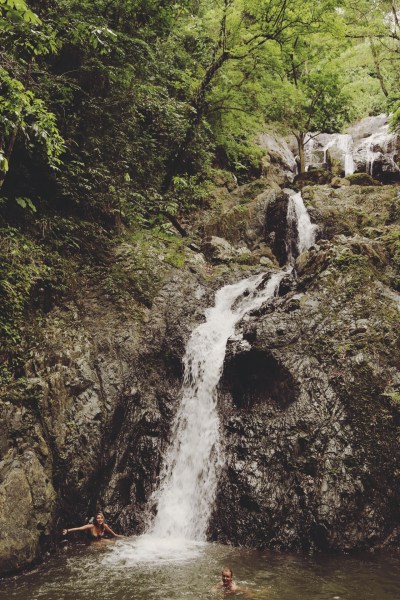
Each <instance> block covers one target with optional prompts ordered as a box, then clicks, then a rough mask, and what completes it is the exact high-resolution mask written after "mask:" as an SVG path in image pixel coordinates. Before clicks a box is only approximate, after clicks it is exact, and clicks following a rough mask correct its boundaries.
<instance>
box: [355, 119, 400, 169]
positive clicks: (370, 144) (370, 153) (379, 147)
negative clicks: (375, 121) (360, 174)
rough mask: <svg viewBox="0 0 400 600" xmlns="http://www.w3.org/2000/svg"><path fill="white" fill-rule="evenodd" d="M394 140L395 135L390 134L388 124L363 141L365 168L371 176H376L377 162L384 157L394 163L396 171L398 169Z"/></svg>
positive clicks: (361, 145)
mask: <svg viewBox="0 0 400 600" xmlns="http://www.w3.org/2000/svg"><path fill="white" fill-rule="evenodd" d="M394 138H395V135H394V134H391V133H390V132H389V125H388V124H387V123H386V124H384V125H382V126H381V127H380V128H379V129H378V131H376V132H375V133H373V134H372V135H370V136H369V137H367V138H365V140H362V142H361V144H360V147H359V148H360V150H361V152H364V153H365V168H366V171H367V173H369V174H370V175H371V176H373V175H374V163H375V161H376V160H377V159H378V158H380V157H382V156H383V155H384V156H385V157H386V160H387V161H389V162H391V163H393V166H394V168H395V169H396V168H398V167H397V165H396V163H395V161H394V156H395V153H396V150H395V147H394V148H391V146H392V145H393V146H394V144H393V140H394Z"/></svg>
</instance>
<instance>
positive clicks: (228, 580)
mask: <svg viewBox="0 0 400 600" xmlns="http://www.w3.org/2000/svg"><path fill="white" fill-rule="evenodd" d="M231 584H232V573H231V571H229V570H226V571H222V585H223V586H224V587H226V588H229V587H230V586H231Z"/></svg>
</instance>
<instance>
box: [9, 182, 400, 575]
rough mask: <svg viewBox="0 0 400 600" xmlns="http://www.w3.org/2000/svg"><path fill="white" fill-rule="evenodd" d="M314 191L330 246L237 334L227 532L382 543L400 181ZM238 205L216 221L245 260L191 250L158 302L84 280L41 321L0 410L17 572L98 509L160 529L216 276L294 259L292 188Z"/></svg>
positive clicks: (223, 493)
mask: <svg viewBox="0 0 400 600" xmlns="http://www.w3.org/2000/svg"><path fill="white" fill-rule="evenodd" d="M263 185H264V186H265V189H266V191H263V187H262V186H263ZM303 196H304V198H305V199H306V203H307V204H308V208H309V211H310V214H311V216H312V220H313V221H314V222H317V223H318V224H319V226H320V231H319V241H318V243H317V244H316V245H315V246H314V247H312V248H311V249H310V250H309V251H308V252H305V253H303V254H301V255H300V256H299V257H298V258H297V261H296V265H295V269H294V271H293V273H292V274H291V275H288V276H287V277H286V279H285V280H284V282H283V284H282V285H281V292H280V296H279V298H277V299H276V300H274V301H272V302H269V303H268V304H267V305H266V306H264V307H263V308H261V309H260V310H259V311H257V312H256V313H254V314H251V315H248V316H247V317H246V318H245V319H244V320H243V322H242V323H241V324H240V327H239V328H238V331H240V332H241V333H242V337H243V339H242V341H237V340H236V341H232V342H230V343H229V345H228V351H227V356H226V360H225V366H224V373H223V377H222V379H221V383H220V410H221V416H222V417H223V418H222V419H221V422H222V423H223V428H224V438H225V443H226V468H225V469H224V471H223V473H222V476H221V482H220V487H219V492H218V498H217V502H216V507H215V511H214V515H213V518H212V522H211V523H210V537H211V538H212V539H217V540H220V541H224V542H229V543H234V544H247V545H251V546H257V547H270V548H279V549H283V550H285V549H286V550H293V549H309V548H318V549H323V550H346V551H349V550H355V549H360V548H373V547H379V546H381V545H385V543H386V541H387V540H389V539H391V540H394V542H395V540H396V535H395V534H396V527H398V524H399V509H398V506H399V495H400V486H399V474H400V464H399V453H398V431H399V430H398V427H399V407H400V364H399V361H400V359H399V341H400V340H399V331H400V330H399V317H400V312H399V307H400V297H399V294H398V291H399V289H400V285H399V281H400V278H399V255H398V239H399V232H398V222H399V216H400V212H399V200H398V188H397V187H395V186H382V187H379V188H376V187H371V188H365V187H363V188H361V187H359V186H351V188H349V187H347V188H340V189H333V188H332V187H330V186H329V185H326V186H315V187H308V188H307V187H306V188H305V189H304V190H303ZM229 201H230V205H229V207H228V210H227V212H225V213H223V214H219V215H217V216H215V219H214V222H213V221H212V219H209V221H208V222H207V223H206V224H204V223H203V224H202V225H201V227H200V229H202V231H203V234H204V235H206V236H209V235H211V236H212V235H222V234H224V237H226V239H227V240H229V242H230V243H231V244H232V245H233V246H232V248H234V251H232V252H231V253H230V254H229V260H228V259H225V258H224V260H223V261H222V260H221V262H222V263H229V264H219V263H218V260H219V259H218V257H215V256H214V258H213V264H211V263H208V262H207V261H206V260H205V259H204V257H203V256H202V254H201V253H199V252H192V251H189V250H188V251H187V253H186V263H185V266H183V267H182V268H180V269H178V268H170V267H168V268H166V267H165V273H163V284H162V285H160V288H159V291H158V292H157V294H156V295H155V298H154V299H153V301H152V304H151V306H149V307H145V306H143V305H139V304H138V303H137V302H135V301H133V300H132V301H131V302H128V303H127V304H126V305H125V304H122V305H121V303H115V302H112V301H111V300H110V298H107V296H106V295H104V288H102V287H101V285H97V284H94V283H93V282H85V284H84V285H83V284H82V286H81V289H80V290H79V292H78V293H77V297H76V299H75V300H74V301H71V302H69V303H66V304H64V305H62V306H59V307H57V308H56V309H54V310H52V311H51V312H50V313H49V315H48V317H47V319H46V321H45V322H43V323H42V324H41V327H40V328H39V329H38V331H37V345H36V348H35V349H34V352H33V353H32V357H31V359H30V361H29V363H28V364H27V365H26V379H25V382H24V383H23V384H22V383H21V389H20V390H19V391H18V390H17V391H16V390H14V391H10V395H9V398H8V399H7V401H5V402H3V403H2V404H1V406H0V410H1V420H0V445H1V451H2V455H1V456H2V460H1V462H0V532H1V535H0V571H2V572H8V571H13V570H16V569H18V568H22V567H24V566H26V565H27V564H30V563H32V562H33V561H34V560H36V559H37V558H38V557H39V556H40V554H41V553H42V552H43V550H44V549H45V548H46V547H48V546H49V544H50V542H51V540H53V541H57V540H58V539H59V535H60V530H61V528H62V527H63V526H67V527H68V526H72V525H75V524H77V521H78V522H80V521H81V520H83V519H85V518H87V517H88V516H90V515H91V514H92V513H93V511H94V510H95V509H96V508H97V507H101V508H102V509H103V510H105V512H106V515H107V518H108V519H109V521H110V523H111V524H112V526H113V527H114V528H115V529H117V530H120V531H124V532H126V533H140V532H141V531H143V529H144V528H145V525H146V522H147V520H148V519H149V516H150V514H151V508H152V507H151V506H149V500H150V496H151V493H152V491H153V490H154V489H155V486H156V484H157V475H158V471H159V468H160V460H161V456H162V453H163V451H164V450H165V447H166V445H167V443H168V436H169V429H170V423H171V419H172V417H173V415H174V413H175V410H176V408H177V401H178V395H179V388H180V381H181V375H182V362H181V360H182V356H183V353H184V348H185V344H186V341H187V339H188V337H189V335H190V332H191V331H192V329H193V327H194V326H195V325H196V324H198V323H200V322H201V321H202V319H203V314H204V309H205V308H206V307H207V306H210V305H211V304H212V302H213V296H214V292H215V289H216V288H217V287H219V286H221V285H223V284H224V283H227V282H230V281H234V280H238V279H240V278H241V277H243V276H246V275H248V274H249V273H250V272H251V271H252V272H254V271H256V272H259V271H260V270H263V269H267V270H271V269H273V268H275V269H277V268H279V267H278V263H280V264H283V263H284V261H285V248H284V245H282V242H281V241H279V240H281V239H282V236H284V234H285V222H284V215H285V211H286V208H285V207H286V206H287V194H285V193H283V194H282V193H281V192H280V191H279V189H277V188H276V187H274V186H272V187H268V185H267V184H266V182H261V183H259V184H257V186H253V188H252V189H250V188H247V189H243V190H240V189H238V190H235V191H234V192H232V194H231V195H230V200H229ZM235 215H236V216H235ZM244 247H246V248H247V252H244V251H242V250H243V248H244ZM273 252H275V255H274V253H273ZM127 268H128V267H127ZM394 542H393V543H394Z"/></svg>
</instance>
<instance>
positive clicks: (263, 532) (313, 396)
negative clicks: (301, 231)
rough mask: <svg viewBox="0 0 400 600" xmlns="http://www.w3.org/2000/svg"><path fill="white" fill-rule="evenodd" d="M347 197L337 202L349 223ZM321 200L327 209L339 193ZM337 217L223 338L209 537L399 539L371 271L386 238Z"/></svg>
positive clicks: (391, 326) (392, 414) (334, 543)
mask: <svg viewBox="0 0 400 600" xmlns="http://www.w3.org/2000/svg"><path fill="white" fill-rule="evenodd" d="M323 189H325V188H321V190H323ZM346 192H347V190H338V191H337V192H334V195H335V194H336V193H343V194H345V193H346ZM378 193H379V190H376V194H378ZM380 193H382V192H380ZM390 193H391V194H392V196H395V195H396V188H392V189H391V190H389V189H387V190H386V194H390ZM353 200H354V204H353V205H352V204H351V201H350V200H349V198H348V203H347V206H346V207H343V211H345V210H346V212H347V219H349V221H351V217H349V213H351V212H352V211H354V212H353V218H354V219H355V223H356V222H357V201H356V199H354V197H353ZM375 200H376V201H377V202H378V199H377V197H376V198H375ZM320 201H321V203H323V204H324V207H325V211H326V212H327V213H328V212H329V210H330V209H332V207H333V206H334V205H336V203H337V202H338V199H337V198H335V199H334V198H332V199H331V200H329V199H328V197H327V196H325V197H323V196H322V197H321V199H320ZM370 202H372V203H373V202H374V198H373V197H371V198H370ZM379 202H380V205H381V207H382V206H384V205H385V204H386V206H387V207H388V206H390V201H388V198H387V199H386V203H384V202H383V198H382V197H381V199H380V201H379ZM381 218H382V221H384V220H385V211H383V214H382V216H381ZM345 225H346V226H347V223H345V222H344V221H343V220H341V218H340V216H339V218H338V219H337V220H336V224H335V227H336V232H335V237H334V238H333V239H332V240H331V241H328V240H321V241H320V242H318V243H317V244H316V245H315V246H314V247H313V248H311V249H310V250H309V251H308V252H305V253H303V254H302V255H300V256H299V257H298V259H297V262H296V266H295V269H296V273H297V278H298V280H297V286H296V289H293V288H292V289H291V287H290V286H286V287H285V289H284V290H282V291H281V297H280V298H279V299H278V300H277V301H276V302H275V304H272V305H271V304H269V306H268V307H266V308H265V309H264V311H263V309H261V310H260V311H258V312H257V314H254V315H253V316H250V317H247V318H246V319H245V320H244V321H243V323H242V324H241V327H240V332H241V333H242V336H243V341H242V342H241V341H240V340H239V341H238V340H237V339H235V341H233V342H231V344H230V346H229V349H228V353H227V356H226V361H225V365H224V373H223V377H222V380H221V384H220V410H221V414H223V424H224V438H225V447H226V468H225V469H224V471H223V473H222V476H221V482H220V487H219V492H218V497H217V502H216V508H215V513H214V516H213V519H212V522H211V523H210V536H211V537H212V539H215V540H218V541H222V542H224V543H233V544H244V545H250V546H256V547H260V548H278V549H281V550H301V549H303V550H308V549H318V550H329V551H332V550H336V551H337V550H340V551H352V550H360V549H366V548H371V547H380V546H381V545H382V544H386V540H392V542H393V540H394V542H393V543H395V540H396V539H397V538H398V534H397V533H396V532H397V531H398V529H397V528H398V520H399V516H400V513H399V500H400V485H399V484H400V480H399V475H400V470H399V466H400V457H399V453H398V450H397V446H398V429H397V428H398V426H399V423H400V409H399V405H398V403H397V402H396V401H395V400H394V398H397V397H398V396H397V394H398V391H396V390H399V389H400V388H399V384H400V364H399V361H398V352H397V348H398V346H399V343H400V338H399V327H398V324H399V320H400V317H399V306H400V299H399V297H398V295H397V294H395V293H394V292H393V291H392V290H391V289H390V287H389V286H388V283H390V277H388V278H387V280H384V281H383V282H382V281H378V280H377V278H376V273H377V272H380V273H383V272H384V271H385V269H387V267H388V257H387V255H386V252H385V249H384V247H383V245H382V244H380V243H379V242H377V241H376V240H370V239H368V238H365V237H364V238H363V237H361V236H360V235H359V233H357V235H355V236H354V237H352V236H351V235H347V236H345V235H343V233H340V228H342V231H343V227H344V226H345ZM354 226H355V227H356V225H354ZM374 273H375V275H374ZM382 332H385V333H384V335H382ZM236 338H237V336H236ZM392 542H391V543H392Z"/></svg>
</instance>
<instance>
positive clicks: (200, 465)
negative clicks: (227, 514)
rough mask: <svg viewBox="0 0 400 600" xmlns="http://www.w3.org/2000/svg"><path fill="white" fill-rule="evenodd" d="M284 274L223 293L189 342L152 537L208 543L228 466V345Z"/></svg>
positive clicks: (246, 281) (238, 285)
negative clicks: (223, 405) (220, 390)
mask: <svg viewBox="0 0 400 600" xmlns="http://www.w3.org/2000/svg"><path fill="white" fill-rule="evenodd" d="M284 275H285V271H281V272H279V273H275V274H273V275H272V276H271V277H270V279H269V280H268V281H267V283H266V284H265V274H261V275H256V276H253V277H250V278H248V279H244V280H242V281H240V282H239V283H236V284H234V285H227V286H225V287H223V288H222V289H220V290H219V291H218V292H217V294H216V298H215V306H214V307H213V308H210V309H208V310H207V311H206V322H205V323H203V324H202V325H200V326H199V327H197V328H196V329H195V330H194V331H193V333H192V335H191V337H190V339H189V342H188V345H187V349H186V354H185V357H184V368H185V371H184V380H183V386H182V392H181V404H180V407H179V409H178V413H177V415H176V418H175V422H174V425H173V429H172V443H171V446H170V448H169V450H168V452H167V454H166V457H165V461H164V465H163V468H162V475H161V484H160V487H159V489H158V491H157V492H156V494H155V498H154V500H155V502H156V505H157V514H156V517H155V520H154V522H153V524H152V526H151V529H150V531H149V533H150V534H151V535H154V536H155V537H157V538H184V539H189V540H190V539H191V540H204V539H205V536H206V530H207V526H208V521H209V517H210V514H211V510H212V507H213V502H214V499H215V495H216V490H217V483H218V476H219V471H220V468H221V466H222V464H223V452H222V448H221V441H220V433H219V418H218V412H217V393H216V388H217V385H218V382H219V379H220V376H221V372H222V368H223V363H224V358H225V349H226V344H227V341H228V338H229V337H230V336H231V335H233V333H234V331H235V326H236V324H237V323H238V322H239V321H240V320H241V319H242V318H243V316H244V315H245V314H246V313H248V312H249V311H251V310H253V309H256V308H259V307H260V306H261V305H262V304H263V303H264V302H265V301H266V300H267V299H268V298H271V297H273V296H274V295H275V294H276V293H277V290H278V288H279V283H280V281H281V279H282V278H283V277H284Z"/></svg>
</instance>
